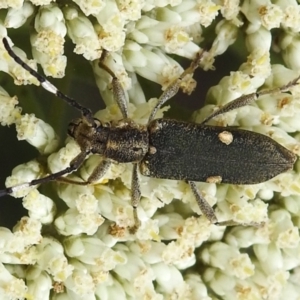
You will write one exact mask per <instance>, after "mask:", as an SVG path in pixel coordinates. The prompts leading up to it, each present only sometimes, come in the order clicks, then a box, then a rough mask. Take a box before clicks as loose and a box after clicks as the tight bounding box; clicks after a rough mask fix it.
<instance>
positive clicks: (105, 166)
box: [56, 159, 111, 185]
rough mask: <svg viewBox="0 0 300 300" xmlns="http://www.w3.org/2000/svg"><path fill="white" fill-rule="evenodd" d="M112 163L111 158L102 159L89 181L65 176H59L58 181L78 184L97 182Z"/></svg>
mask: <svg viewBox="0 0 300 300" xmlns="http://www.w3.org/2000/svg"><path fill="white" fill-rule="evenodd" d="M110 165H111V161H109V160H105V159H104V160H102V161H101V162H100V163H99V164H98V166H97V167H96V168H95V169H94V170H93V172H92V174H91V175H90V176H89V178H88V179H87V181H77V180H73V179H69V178H65V177H60V178H57V179H56V181H60V182H65V183H71V184H77V185H89V184H92V183H93V182H96V181H98V180H100V179H101V178H102V177H103V176H104V175H105V173H106V171H107V170H108V168H109V167H110Z"/></svg>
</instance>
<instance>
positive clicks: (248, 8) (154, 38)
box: [0, 0, 300, 300]
mask: <svg viewBox="0 0 300 300" xmlns="http://www.w3.org/2000/svg"><path fill="white" fill-rule="evenodd" d="M0 8H6V9H7V14H6V18H5V20H4V22H3V23H0V37H1V39H2V37H7V38H8V40H9V41H10V39H9V37H8V36H7V30H6V28H14V29H17V28H21V27H23V26H26V24H27V23H28V22H30V23H31V24H32V25H33V29H32V30H31V33H30V43H31V46H32V54H33V57H34V60H28V59H27V58H26V54H25V53H24V52H23V51H22V50H20V49H19V48H17V47H13V51H14V52H15V53H16V54H17V55H18V56H20V57H21V59H22V60H24V61H25V62H26V63H27V64H28V65H30V66H31V67H32V68H33V69H36V63H39V64H41V66H42V68H43V70H44V73H45V74H46V76H52V77H62V76H64V71H65V67H66V64H67V57H66V56H65V55H64V43H65V39H66V36H69V38H70V39H71V40H72V42H73V43H74V45H75V47H74V52H75V53H77V54H82V55H83V56H84V58H85V59H87V60H90V61H92V67H93V71H94V74H95V78H96V83H97V86H98V88H99V90H100V92H101V95H102V96H103V98H104V101H105V103H106V105H107V108H106V109H104V110H101V111H98V112H97V113H96V114H95V117H96V118H98V119H100V120H101V121H103V122H108V121H112V120H120V119H121V118H122V116H121V113H120V111H119V108H118V106H117V104H116V103H115V101H114V99H113V96H112V92H111V76H109V75H108V74H107V72H105V71H103V69H101V68H100V67H99V65H98V59H99V58H100V57H101V55H102V53H103V51H104V50H105V51H108V52H109V56H108V57H107V59H106V60H105V64H106V65H107V66H108V67H109V68H110V69H111V70H113V72H114V73H115V74H116V76H117V77H118V79H119V80H120V82H121V85H122V87H123V88H124V90H125V92H126V97H127V98H128V99H129V102H130V103H129V104H128V110H129V117H130V118H131V119H133V120H134V121H136V122H137V123H139V124H147V121H148V118H149V115H150V113H151V111H152V110H153V108H154V106H155V104H156V103H157V99H150V100H147V99H146V97H145V94H144V92H143V90H142V88H141V86H140V84H139V81H138V77H137V75H139V76H141V77H143V78H146V79H148V80H151V81H154V82H156V83H158V84H159V85H160V86H161V87H162V89H163V90H165V89H166V88H167V86H168V85H169V84H170V83H171V82H172V81H173V80H174V79H175V78H177V77H178V76H179V75H180V74H181V73H182V71H183V68H182V67H181V65H180V64H179V63H178V62H176V61H175V59H173V58H171V57H170V56H169V55H168V54H176V55H179V56H182V57H185V58H188V59H192V58H194V57H195V55H196V53H198V52H199V51H200V48H199V46H198V44H199V43H200V42H201V41H203V40H204V36H205V35H203V34H202V33H203V31H205V28H208V29H210V32H212V29H211V28H214V30H215V38H214V40H213V42H212V46H211V48H210V49H208V50H207V51H206V53H205V54H204V59H203V62H202V64H203V66H202V68H203V69H205V70H207V69H212V68H213V63H214V58H215V56H217V55H221V54H222V53H224V52H225V51H226V50H227V49H228V47H229V46H230V45H231V44H233V43H234V42H235V41H236V40H237V38H238V35H240V34H241V33H242V34H243V35H244V37H245V45H246V49H247V51H248V59H247V61H246V62H244V63H243V64H242V65H241V66H240V67H239V69H238V70H235V71H232V72H231V73H230V74H229V75H228V76H225V77H224V78H223V79H222V80H221V81H220V82H219V84H218V85H216V86H214V87H212V88H211V89H210V90H209V92H208V94H207V102H206V103H207V105H206V106H205V107H204V108H202V109H201V110H200V111H198V112H196V113H195V114H194V121H195V122H197V123H200V122H201V121H202V120H203V119H204V118H205V117H207V116H208V115H209V114H211V113H212V112H213V111H214V110H216V109H217V108H218V107H221V106H223V105H224V104H226V103H228V102H230V101H232V100H233V99H236V98H238V97H240V96H242V95H245V94H249V93H253V92H255V91H256V90H257V89H258V88H260V87H261V86H262V85H263V84H265V86H264V87H265V88H274V87H279V86H282V85H284V84H286V83H287V82H289V81H290V80H292V79H294V78H296V77H297V75H299V67H300V61H299V58H298V57H299V53H300V51H299V50H300V49H299V48H300V47H299V45H300V43H299V36H298V33H299V30H300V21H299V20H300V6H299V5H298V3H297V2H296V1H295V0H288V1H287V0H281V1H277V2H276V3H273V2H271V1H269V0H264V1H262V0H247V1H243V3H242V5H241V6H240V3H239V1H237V0H228V1H223V2H222V3H221V2H220V1H213V0H187V1H180V0H173V1H171V0H156V1H153V0H152V1H144V0H133V1H126V0H119V1H113V0H93V1H90V0H88V1H82V0H76V1H74V3H72V2H71V1H69V3H68V5H62V4H58V3H55V2H54V1H49V0H47V1H46V0H44V1H37V0H35V1H33V0H31V1H25V2H23V1H21V0H19V1H11V0H10V1H8V0H7V1H5V0H4V1H2V3H1V4H0ZM217 16H219V19H217V20H216V17H217ZM242 25H243V26H242ZM273 28H279V29H278V30H280V36H279V38H278V40H274V39H273V37H272V33H271V31H270V30H271V29H273ZM19 30H20V29H19ZM16 31H17V30H16ZM271 45H272V46H273V48H274V49H275V50H276V51H277V52H279V51H281V54H282V58H283V60H284V62H285V64H286V66H287V67H288V68H286V67H284V66H282V65H279V64H278V65H271V63H270V49H271ZM0 70H1V71H3V72H5V73H7V74H9V75H11V76H12V77H13V78H14V82H15V84H16V85H21V84H31V83H33V84H36V85H38V84H39V83H38V81H37V80H36V78H34V77H33V76H32V75H30V74H29V73H28V72H27V71H26V70H24V69H23V68H22V67H21V66H20V65H18V64H16V63H15V62H14V61H13V60H12V59H11V57H10V56H9V55H8V53H7V52H6V50H5V49H4V46H3V45H2V43H0ZM186 77H187V78H185V80H184V83H183V86H182V89H183V90H184V92H186V93H187V94H190V93H191V92H192V91H193V89H194V88H195V84H196V83H195V81H194V80H193V79H192V78H191V76H186ZM299 100H300V87H299V86H295V87H293V88H292V89H291V90H290V91H289V92H282V93H272V94H266V95H263V96H261V97H260V98H259V99H258V100H257V101H256V102H255V103H253V105H249V106H246V107H242V108H240V109H238V110H234V111H231V112H229V113H226V114H223V115H220V116H217V117H216V118H215V119H213V120H211V121H210V123H211V124H217V125H220V126H227V125H233V126H239V127H243V128H245V129H248V130H251V131H256V132H259V133H262V134H265V135H268V136H270V137H271V138H272V139H274V140H276V141H278V142H279V143H280V144H282V145H284V146H285V147H286V148H288V149H289V150H291V151H293V152H294V153H296V154H297V155H300V147H299V139H300V135H299V133H298V132H299V131H300V125H299V124H300V122H299V118H300V105H299V103H300V102H299ZM79 101H80V99H79ZM168 104H170V105H172V103H171V101H170V103H168ZM167 109H168V107H166V106H164V107H163V108H162V109H160V110H159V111H158V113H157V115H156V117H157V118H159V117H162V116H163V113H164V112H165V111H166V110H167ZM0 122H1V125H3V126H5V125H12V124H15V125H16V129H17V137H18V139H20V140H24V139H25V140H26V141H27V142H28V143H30V144H31V145H32V146H34V147H35V148H37V149H38V151H39V152H40V154H41V155H44V156H45V155H46V156H47V157H48V159H47V165H43V164H42V163H40V160H33V161H30V162H28V163H25V164H22V165H19V166H17V167H16V168H15V169H14V170H13V171H12V175H11V176H10V177H9V178H8V179H7V181H6V185H7V186H14V185H20V184H22V183H25V182H30V181H32V180H34V179H37V178H43V177H44V176H46V175H47V174H49V173H54V172H58V171H61V170H63V169H65V168H66V167H68V166H69V165H70V162H71V161H72V160H73V159H74V158H75V157H76V156H77V155H78V153H79V152H80V149H79V146H78V145H77V144H76V142H75V141H73V140H68V141H67V144H66V146H65V147H63V148H62V149H60V150H59V151H57V147H58V138H57V136H56V134H55V132H54V130H53V129H52V127H51V126H50V125H49V124H46V123H45V122H44V121H42V120H40V119H38V118H36V117H35V116H34V115H28V114H24V115H22V113H21V108H20V107H19V106H18V100H17V98H16V97H15V96H14V97H10V96H9V94H8V93H7V92H6V91H5V90H4V89H3V88H0ZM55 151H57V152H55ZM101 160H102V158H101V157H99V156H97V155H91V156H89V157H88V159H86V161H85V162H84V164H83V165H82V166H81V167H80V169H79V170H78V171H77V172H75V173H73V174H71V175H70V176H68V178H69V179H71V180H75V181H82V180H86V179H87V178H88V177H89V176H90V174H91V173H92V172H93V169H94V168H95V166H97V165H98V164H99V163H100V162H101ZM299 168H300V166H299V162H296V164H295V168H294V170H293V171H290V172H286V173H284V174H281V175H279V176H277V177H276V178H274V179H273V180H270V181H268V182H266V183H261V184H257V185H248V186H237V185H224V184H221V185H218V184H215V183H209V184H208V183H197V187H198V189H199V190H200V191H201V193H202V195H203V196H204V197H205V199H206V200H207V201H208V203H209V204H210V205H211V206H213V205H215V207H214V210H215V212H216V215H217V217H218V219H219V221H224V220H233V221H235V222H238V223H242V224H249V226H237V227H232V228H226V229H227V230H226V231H225V227H218V226H216V225H212V224H210V223H209V221H208V220H206V218H205V217H204V216H198V215H201V211H200V209H199V207H198V205H197V203H196V201H195V198H194V196H193V193H192V191H191V190H190V188H189V185H188V184H186V183H184V182H178V181H171V180H162V179H156V178H147V177H142V176H140V177H141V178H140V186H141V195H142V198H141V203H140V205H139V207H138V208H137V214H138V217H139V220H140V221H141V227H140V228H139V229H138V231H137V232H136V234H131V233H130V231H129V228H130V227H131V226H132V225H133V224H134V218H133V208H132V205H131V196H130V193H131V173H132V166H131V165H130V164H128V165H127V164H126V165H124V164H118V165H116V164H113V165H112V166H111V168H110V169H109V170H108V171H107V173H106V174H105V176H104V177H103V178H101V179H100V180H99V182H96V183H94V184H92V185H88V186H84V185H74V184H70V183H67V182H61V183H54V186H55V190H56V192H57V194H58V197H59V199H58V200H57V199H56V198H55V197H48V196H45V195H43V194H40V193H39V191H38V190H36V187H30V188H26V189H19V190H18V191H16V192H15V193H14V194H13V195H14V196H15V197H24V198H23V206H24V207H25V208H26V209H27V210H28V216H29V217H23V218H22V219H21V220H20V221H19V222H18V223H17V225H16V226H15V227H14V228H13V229H12V230H9V229H7V228H4V227H0V298H1V299H4V300H6V299H7V300H8V299H36V300H39V299H41V300H44V299H54V300H67V299H74V300H77V299H78V300H81V299H91V300H94V299H115V298H118V299H124V300H125V299H192V300H193V299H203V300H209V299H216V297H218V298H219V299H228V300H231V299H274V300H275V299H291V300H294V299H295V300H296V299H298V298H299V294H300V287H299V278H300V276H299V274H300V271H299V270H300V256H299V253H300V237H299V228H300V177H299V176H300V175H299V174H298V173H297V171H299ZM245 172H247V170H245ZM179 200H180V201H179ZM251 224H255V225H260V226H256V227H255V226H250V225H251ZM200 246H201V247H200ZM186 270H188V271H189V272H187V271H186ZM183 271H184V272H183ZM210 293H211V295H210Z"/></svg>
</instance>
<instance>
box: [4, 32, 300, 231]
mask: <svg viewBox="0 0 300 300" xmlns="http://www.w3.org/2000/svg"><path fill="white" fill-rule="evenodd" d="M3 44H4V47H5V49H6V50H7V52H8V53H9V55H10V56H11V57H12V58H13V59H14V60H15V61H16V62H17V63H18V64H20V65H21V66H22V67H23V68H24V69H26V70H27V71H28V72H30V74H31V75H33V76H34V77H35V78H37V80H38V81H39V82H40V83H41V85H42V87H43V88H45V89H46V90H47V91H49V92H51V93H53V94H55V95H56V96H57V97H59V98H61V99H62V100H64V101H65V102H67V103H68V104H69V105H71V106H73V107H74V108H76V109H77V110H79V111H80V112H81V117H80V118H78V119H75V120H73V121H72V122H71V123H70V124H69V127H68V134H69V135H70V136H71V137H73V138H74V139H75V141H76V142H77V143H78V145H79V146H80V149H81V152H80V153H79V154H78V155H77V156H76V157H75V158H74V159H73V160H72V161H71V163H70V166H69V167H67V168H66V169H64V170H62V171H59V172H57V173H53V174H50V175H48V176H46V177H43V178H39V179H35V180H32V181H31V182H27V183H23V184H19V185H16V186H12V187H8V188H6V189H3V190H0V196H3V195H7V194H12V193H13V192H15V191H17V190H20V189H23V188H26V187H30V186H34V185H38V184H41V183H45V182H48V181H51V180H58V181H63V182H69V183H75V184H80V185H87V184H91V183H92V182H95V181H97V180H99V179H100V178H101V177H102V176H103V175H104V174H105V172H106V171H107V170H108V168H109V167H110V165H111V164H112V163H133V172H132V189H131V200H132V206H133V208H134V210H133V211H134V219H135V226H134V228H132V231H133V232H134V231H135V230H136V229H137V228H138V227H139V225H140V222H139V219H138V217H137V212H136V208H137V207H138V204H139V201H140V197H141V193H140V186H139V178H138V176H139V175H138V169H139V172H140V173H141V175H144V176H150V177H155V178H164V179H174V180H185V181H187V182H188V183H189V185H190V187H191V189H192V192H193V194H194V196H195V199H196V201H197V203H198V205H199V207H200V209H201V211H202V213H203V214H204V215H205V216H206V217H207V218H208V220H209V221H210V222H211V223H215V224H220V225H222V223H219V222H218V220H217V218H216V216H215V214H214V211H213V209H212V207H211V206H210V205H209V204H208V203H207V202H206V200H205V199H204V197H203V196H202V195H201V193H200V192H199V190H198V189H197V188H196V185H195V181H202V182H216V183H221V182H222V183H230V184H256V183H261V182H264V181H267V180H269V179H271V178H273V177H275V176H277V175H278V174H281V173H283V172H285V171H287V170H289V169H291V168H293V165H294V163H295V161H296V158H297V157H296V155H295V154H294V153H293V152H291V151H290V150H288V149H286V148H285V147H283V146H281V145H280V144H279V143H277V142H276V141H274V140H273V139H271V138H270V137H268V136H265V135H262V134H259V133H255V132H251V131H247V130H241V129H237V128H235V127H221V126H211V125H206V123H207V122H208V121H209V120H211V119H212V118H214V117H216V116H218V115H221V114H224V113H226V112H229V111H231V110H234V109H237V108H239V107H242V106H245V105H248V104H249V103H250V102H252V101H255V100H257V99H258V98H259V97H260V96H261V95H263V94H270V93H274V92H276V91H278V92H284V91H288V90H289V89H290V88H291V87H292V86H294V85H296V84H298V80H299V78H300V76H299V77H297V78H296V79H294V80H293V81H291V82H289V83H288V84H286V85H284V86H282V87H280V88H278V89H272V90H267V91H259V92H255V93H252V94H249V95H245V96H241V97H239V98H237V99H235V100H233V101H231V102H230V103H228V104H227V105H225V106H223V107H221V108H219V109H218V110H216V111H215V112H213V113H212V114H211V115H209V116H208V117H207V118H206V119H205V120H204V121H203V122H202V123H200V124H196V123H189V122H183V121H177V120H172V119H165V118H163V119H155V115H156V113H157V111H158V109H159V108H160V107H161V106H162V105H163V104H164V103H165V102H166V101H168V100H169V99H170V98H172V97H173V96H174V95H175V94H176V93H177V92H178V90H179V88H180V83H181V82H182V80H183V79H184V78H185V76H186V75H188V74H193V73H194V71H195V70H196V68H197V67H198V66H199V63H200V61H201V59H202V57H203V53H204V52H203V51H202V52H199V53H198V54H197V55H196V57H195V59H194V60H193V61H192V62H191V64H190V66H189V67H188V68H187V69H186V70H184V71H183V73H182V74H181V75H180V76H179V77H178V78H177V79H175V80H174V81H173V82H171V83H170V85H169V86H168V87H167V89H166V90H165V91H164V92H163V94H162V95H161V96H160V98H159V99H158V102H157V104H156V106H155V107H154V109H153V111H152V112H151V114H150V116H149V120H148V123H147V125H140V124H137V123H135V122H134V121H133V120H131V119H129V118H128V112H127V103H126V98H125V92H124V90H123V88H122V87H121V84H120V82H119V80H118V78H117V77H116V75H115V73H114V72H113V71H112V70H111V69H110V68H108V67H107V66H106V65H105V63H104V61H105V56H106V55H107V53H105V52H104V55H103V57H102V58H101V59H100V61H99V65H100V66H101V67H102V68H103V69H104V70H105V71H106V72H108V73H109V74H110V75H111V77H112V88H113V94H114V98H115V100H116V102H117V104H118V106H119V108H120V111H121V113H122V116H123V119H121V120H120V121H117V122H115V121H114V122H110V123H102V122H101V121H100V120H98V119H96V118H94V117H93V115H92V112H91V110H90V109H88V108H85V107H83V106H81V105H80V104H79V103H78V102H77V101H75V100H73V99H72V98H70V97H68V96H66V95H65V94H63V93H62V92H61V91H59V90H58V89H57V88H56V87H55V86H53V85H52V84H51V83H50V82H49V81H48V80H47V79H46V78H45V77H43V76H42V75H40V74H39V73H37V72H36V71H35V70H33V69H32V68H31V67H29V66H28V65H27V64H26V63H25V62H23V61H22V60H21V59H20V58H19V57H18V56H17V55H16V54H15V53H14V52H13V50H12V48H11V47H10V46H9V43H8V40H7V39H6V38H3ZM89 154H99V155H101V156H103V158H104V159H103V160H102V162H101V163H100V164H99V165H98V166H96V167H95V169H94V170H93V172H92V174H91V175H90V176H89V178H88V179H87V181H85V182H77V181H74V180H71V179H68V178H65V177H62V176H64V175H66V174H69V173H71V172H73V171H75V170H77V169H78V168H79V167H80V166H81V165H82V163H83V162H84V160H85V158H86V157H87V155H89ZM245 170H246V171H245ZM224 223H226V222H224Z"/></svg>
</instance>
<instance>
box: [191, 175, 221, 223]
mask: <svg viewBox="0 0 300 300" xmlns="http://www.w3.org/2000/svg"><path fill="white" fill-rule="evenodd" d="M188 183H189V185H190V187H191V189H192V192H193V194H194V196H195V198H196V201H197V204H198V206H199V208H200V210H201V212H202V213H203V215H204V216H205V217H206V218H207V219H208V220H209V221H210V222H211V223H212V224H218V219H217V217H216V215H215V213H214V210H213V209H212V207H211V206H210V205H209V204H208V202H207V201H206V200H205V199H204V197H203V196H202V195H201V193H200V192H199V190H198V189H197V187H196V185H195V182H194V181H189V182H188Z"/></svg>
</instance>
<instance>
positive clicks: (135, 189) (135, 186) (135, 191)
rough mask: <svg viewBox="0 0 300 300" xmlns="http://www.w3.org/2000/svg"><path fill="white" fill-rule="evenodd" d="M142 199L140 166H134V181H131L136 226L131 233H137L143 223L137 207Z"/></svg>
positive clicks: (135, 164)
mask: <svg viewBox="0 0 300 300" xmlns="http://www.w3.org/2000/svg"><path fill="white" fill-rule="evenodd" d="M140 199H141V190H140V184H139V177H138V164H137V163H134V164H133V169H132V180H131V204H132V207H133V217H134V226H133V227H132V228H131V229H130V232H131V233H135V232H136V231H137V229H138V228H139V227H140V225H141V222H140V220H139V218H138V216H137V211H136V210H137V207H138V205H139V203H140Z"/></svg>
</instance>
